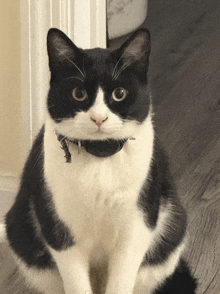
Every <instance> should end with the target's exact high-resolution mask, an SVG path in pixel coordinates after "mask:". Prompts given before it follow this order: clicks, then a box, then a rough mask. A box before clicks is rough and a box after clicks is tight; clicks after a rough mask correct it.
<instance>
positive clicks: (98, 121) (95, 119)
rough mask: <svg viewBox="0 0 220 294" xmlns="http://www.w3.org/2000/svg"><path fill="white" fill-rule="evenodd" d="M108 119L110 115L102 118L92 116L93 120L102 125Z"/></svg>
mask: <svg viewBox="0 0 220 294" xmlns="http://www.w3.org/2000/svg"><path fill="white" fill-rule="evenodd" d="M107 119H108V117H106V118H105V119H102V118H97V117H91V120H92V121H93V122H94V123H95V124H96V125H97V126H98V127H100V126H101V125H102V124H103V123H104V122H105V121H106V120H107Z"/></svg>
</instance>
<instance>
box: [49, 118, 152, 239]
mask: <svg viewBox="0 0 220 294" xmlns="http://www.w3.org/2000/svg"><path fill="white" fill-rule="evenodd" d="M150 137H152V134H150ZM151 139H152V138H151ZM146 140H147V138H146ZM128 144H129V145H126V144H125V146H124V148H123V149H122V150H121V151H120V152H118V153H117V154H115V155H113V156H110V157H107V158H97V157H95V156H92V155H91V154H88V153H87V152H86V151H85V150H81V151H80V153H78V148H77V146H76V145H74V144H70V145H69V151H70V153H71V159H72V161H71V163H68V162H66V160H65V157H64V155H65V154H64V151H63V150H62V149H61V145H60V143H59V141H58V140H57V138H56V135H55V134H54V131H53V130H52V128H51V126H50V124H48V125H47V124H46V126H45V136H44V157H45V162H44V175H45V180H46V183H47V186H48V188H49V189H50V191H51V193H52V196H53V202H54V204H55V209H56V212H57V213H58V215H59V217H60V218H61V219H62V220H63V221H65V222H66V223H67V224H68V225H69V226H71V227H72V228H73V230H74V232H75V233H76V234H77V235H78V236H80V235H81V236H85V235H86V234H87V233H88V232H90V233H91V232H93V233H92V234H93V235H92V239H93V242H94V240H95V239H100V238H102V239H105V238H106V239H108V238H109V235H112V237H111V238H112V239H114V235H115V234H117V232H116V231H115V229H114V228H115V227H118V224H119V223H120V222H121V224H122V223H126V222H128V221H129V218H130V216H131V215H132V214H133V215H136V214H138V211H137V207H136V201H137V197H138V194H139V192H140V190H141V187H142V185H143V182H144V181H145V179H146V177H147V173H148V170H149V167H150V161H151V153H152V150H151V149H149V150H148V151H146V148H139V149H138V148H137V147H136V145H137V142H132V141H131V142H128ZM132 144H133V147H132ZM142 149H143V150H142ZM141 153H143V154H141ZM148 153H149V154H148ZM88 227H90V229H88ZM94 228H95V230H94ZM106 232H108V234H107V235H106ZM100 236H101V237H100ZM90 237H91V236H88V239H89V238H90ZM87 242H88V240H87Z"/></svg>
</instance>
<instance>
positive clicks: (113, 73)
mask: <svg viewBox="0 0 220 294" xmlns="http://www.w3.org/2000/svg"><path fill="white" fill-rule="evenodd" d="M123 54H124V53H123ZM123 54H122V55H121V57H120V58H119V60H118V61H117V63H116V65H115V67H114V69H113V72H112V77H113V79H114V75H115V71H116V69H117V66H118V64H119V62H120V60H121V59H122V56H123Z"/></svg>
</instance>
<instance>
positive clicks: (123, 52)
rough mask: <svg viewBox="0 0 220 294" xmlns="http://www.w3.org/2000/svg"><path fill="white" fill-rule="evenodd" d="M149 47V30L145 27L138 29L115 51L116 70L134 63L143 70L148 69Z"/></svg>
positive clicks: (119, 70) (118, 70)
mask: <svg viewBox="0 0 220 294" xmlns="http://www.w3.org/2000/svg"><path fill="white" fill-rule="evenodd" d="M150 49H151V42H150V32H149V31H148V30H147V29H139V30H137V31H136V32H135V33H134V34H133V35H131V36H130V38H128V40H127V41H126V42H125V43H124V44H123V45H122V46H121V47H120V48H119V49H117V50H116V51H115V53H116V55H115V56H116V59H117V60H118V62H117V66H116V68H115V73H116V72H121V71H122V70H124V69H125V68H127V67H128V66H130V65H133V64H134V63H135V64H136V65H137V66H138V67H139V68H142V69H144V70H147V69H148V65H149V55H150Z"/></svg>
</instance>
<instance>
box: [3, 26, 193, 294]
mask: <svg viewBox="0 0 220 294" xmlns="http://www.w3.org/2000/svg"><path fill="white" fill-rule="evenodd" d="M47 45H48V55H49V66H50V71H51V81H50V89H49V94H48V100H47V110H48V113H47V118H46V122H45V124H44V126H43V128H42V129H41V131H40V133H39V135H38V136H37V138H36V140H35V142H34V144H33V148H32V150H31V152H30V155H29V157H28V159H27V162H26V165H25V167H24V171H23V176H22V179H21V184H20V189H19V192H18V195H17V198H16V201H15V203H14V205H13V206H12V208H11V209H10V211H9V212H8V213H7V215H6V232H7V239H8V241H9V244H10V246H11V248H12V250H13V252H14V256H15V258H16V260H17V262H18V264H19V266H20V268H21V271H22V272H23V273H24V275H25V277H26V279H27V281H29V282H30V284H31V285H33V286H34V287H36V288H37V289H38V290H39V291H41V292H42V293H45V294H61V293H65V294H91V293H97V294H101V293H103V294H104V293H105V294H132V293H133V294H150V293H157V294H159V293H160V294H162V293H163V294H165V293H167V294H168V293H170V294H171V293H173V294H174V293H175V294H177V293H178V294H180V293H184V294H192V293H195V292H194V291H195V281H194V279H193V278H192V277H191V275H190V272H189V270H188V268H187V265H186V264H185V262H184V261H183V259H182V254H183V250H184V247H185V230H186V215H185V212H184V210H183V208H182V206H181V205H180V203H179V201H178V199H177V197H176V192H175V188H174V185H173V182H172V178H171V175H170V173H169V169H168V163H167V160H166V157H165V155H164V152H163V150H162V148H161V146H160V142H159V140H158V139H157V137H155V134H154V130H153V126H152V105H151V97H150V94H149V90H148V85H147V84H148V83H147V70H148V63H149V54H150V34H149V32H148V31H147V30H144V29H141V30H138V31H137V32H135V33H134V34H133V35H132V36H131V37H130V38H129V39H128V40H127V41H126V42H125V43H124V44H123V45H122V46H121V47H120V48H119V49H117V50H110V49H100V48H96V49H91V50H82V49H79V48H77V47H76V46H75V45H74V44H73V43H72V41H71V40H70V39H69V38H68V37H67V36H66V35H65V34H64V33H62V32H61V31H59V30H57V29H51V30H50V31H49V33H48V39H47Z"/></svg>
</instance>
